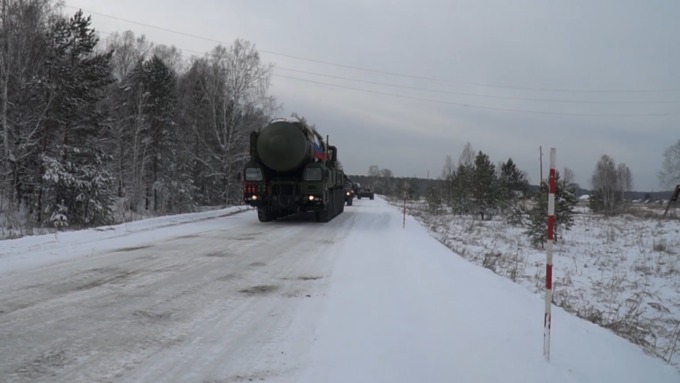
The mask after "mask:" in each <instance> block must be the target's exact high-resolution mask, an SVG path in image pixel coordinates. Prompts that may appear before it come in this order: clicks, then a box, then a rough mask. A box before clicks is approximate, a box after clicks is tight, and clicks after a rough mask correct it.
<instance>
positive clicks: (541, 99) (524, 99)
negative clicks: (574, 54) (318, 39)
mask: <svg viewBox="0 0 680 383" xmlns="http://www.w3.org/2000/svg"><path fill="white" fill-rule="evenodd" d="M274 70H284V71H289V72H296V73H304V74H308V75H312V76H319V77H327V78H332V79H336V80H343V81H352V82H357V83H362V84H372V85H379V86H388V87H392V88H398V89H407V90H416V91H422V92H431V93H440V94H453V95H460V96H470V97H482V98H494V99H501V100H516V101H537V102H552V103H565V104H605V105H606V104H611V105H614V104H636V105H639V104H677V103H680V100H676V101H594V100H567V99H543V98H526V97H510V96H494V95H487V94H477V93H467V92H458V91H452V90H442V89H428V88H422V87H414V86H404V85H395V84H389V83H385V82H378V81H369V80H357V79H353V78H349V77H342V76H334V75H329V74H323V73H317V72H310V71H305V70H299V69H292V68H285V67H280V66H275V67H274Z"/></svg>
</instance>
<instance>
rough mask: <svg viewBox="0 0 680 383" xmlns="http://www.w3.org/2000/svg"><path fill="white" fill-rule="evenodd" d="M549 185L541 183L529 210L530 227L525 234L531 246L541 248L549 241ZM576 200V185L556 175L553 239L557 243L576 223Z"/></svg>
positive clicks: (557, 173) (558, 174)
mask: <svg viewBox="0 0 680 383" xmlns="http://www.w3.org/2000/svg"><path fill="white" fill-rule="evenodd" d="M548 191H549V189H548V183H547V182H546V181H544V182H542V183H541V187H540V188H539V191H538V192H537V193H536V194H534V197H533V206H532V208H531V209H530V210H529V225H528V227H527V230H526V231H525V234H527V235H528V236H529V239H530V240H531V244H532V245H534V246H539V245H540V246H541V247H543V245H544V244H545V242H546V241H547V229H548V226H547V222H548ZM577 203H578V199H577V198H576V188H575V185H574V184H573V183H571V182H569V180H562V179H561V178H560V173H559V172H556V173H555V224H554V227H553V229H554V233H553V238H554V240H555V241H557V240H558V238H561V237H562V236H563V235H564V232H566V231H568V230H569V229H571V227H572V225H573V223H574V214H575V212H574V209H575V208H576V204H577Z"/></svg>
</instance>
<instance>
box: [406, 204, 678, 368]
mask: <svg viewBox="0 0 680 383" xmlns="http://www.w3.org/2000/svg"><path fill="white" fill-rule="evenodd" d="M409 209H410V210H409V212H410V213H412V214H414V215H415V216H417V217H418V219H419V220H420V221H421V222H423V223H424V225H425V226H427V227H428V228H429V230H430V232H431V233H432V234H433V236H434V237H435V238H437V239H438V240H440V241H441V242H442V243H444V244H445V245H446V246H448V247H449V248H450V249H452V250H453V251H455V252H456V253H458V254H460V255H461V256H462V257H463V258H465V259H467V260H470V261H471V262H473V263H475V264H478V265H481V266H483V267H486V268H488V269H490V270H492V271H493V272H495V273H497V274H499V275H502V276H505V277H507V278H510V279H511V280H513V281H515V282H517V283H519V284H521V285H523V286H525V287H527V288H528V289H529V290H530V291H533V292H536V293H539V294H543V291H544V287H545V263H546V254H545V251H544V250H537V249H535V248H533V247H532V246H531V245H530V242H529V239H528V237H527V236H526V235H525V234H524V233H523V232H524V230H525V229H524V228H522V227H513V226H510V225H508V224H506V223H504V222H503V221H502V219H501V218H496V219H493V220H490V221H481V220H479V219H478V217H461V216H456V215H450V214H448V215H447V214H443V215H438V216H432V215H429V214H427V213H425V206H424V205H419V204H412V205H410V206H409ZM636 209H637V210H636V211H637V212H638V214H635V215H631V214H626V215H622V216H619V217H612V218H604V217H601V216H597V215H593V214H590V213H589V212H588V209H587V208H586V207H578V208H577V212H578V213H577V215H576V216H575V220H574V226H573V228H572V229H571V230H570V231H568V232H566V233H565V235H564V238H560V239H558V242H557V243H556V246H555V252H554V269H553V280H554V285H553V289H554V297H553V302H554V303H555V304H556V305H558V306H560V307H562V308H564V309H566V310H567V311H569V312H571V313H574V314H576V315H578V316H579V317H581V318H585V319H587V320H589V321H592V322H594V323H596V324H599V325H600V326H602V327H605V328H608V329H611V330H612V331H614V332H615V333H617V334H619V335H621V336H623V337H625V338H627V339H629V340H630V341H631V342H633V343H635V344H638V345H640V346H641V347H642V348H643V349H644V350H646V351H647V352H648V353H650V354H652V355H655V356H657V357H658V358H660V359H662V360H664V361H666V362H669V363H672V364H673V365H675V366H676V367H678V368H680V339H679V337H680V299H679V298H680V220H678V219H677V218H676V219H670V220H664V219H660V215H661V214H662V212H663V209H659V208H658V207H657V208H654V207H651V208H650V207H645V206H644V205H639V207H637V208H636ZM671 215H672V216H674V215H675V214H671ZM556 326H559V324H556Z"/></svg>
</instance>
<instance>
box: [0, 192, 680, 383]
mask: <svg viewBox="0 0 680 383" xmlns="http://www.w3.org/2000/svg"><path fill="white" fill-rule="evenodd" d="M238 210H239V209H238V208H232V209H226V210H219V211H215V212H209V213H199V214H192V215H182V216H174V217H164V218H157V219H153V220H145V221H140V222H135V223H130V224H127V225H118V226H113V227H102V228H99V229H97V230H86V231H80V232H70V233H59V234H58V235H46V236H35V237H24V238H20V239H16V240H5V241H0V381H2V382H3V383H4V382H211V383H213V382H215V383H217V382H250V381H257V382H309V383H318V382H343V383H346V382H353V383H355V382H356V383H361V382H366V383H368V382H390V383H392V382H397V383H399V382H404V383H406V382H408V383H412V382H459V383H466V382H470V383H473V382H475V383H476V382H504V383H505V382H523V383H524V382H527V383H531V382H551V383H572V382H573V383H576V382H593V383H594V382H597V383H609V382H610V383H627V382H630V383H638V382H655V383H671V382H672V383H677V382H679V381H680V374H679V373H678V371H677V370H676V369H674V368H673V367H672V366H670V365H668V364H667V363H664V362H663V361H662V360H660V359H659V358H654V357H651V356H649V355H647V354H645V353H644V352H643V351H642V349H641V348H640V347H639V346H637V345H634V344H632V343H630V342H629V341H627V340H625V339H623V338H621V337H618V336H616V335H614V334H613V333H612V332H611V331H608V330H605V329H602V328H601V327H598V326H596V325H594V324H592V323H590V322H588V321H585V320H582V319H579V318H577V317H575V316H574V315H572V314H569V313H567V312H565V311H564V310H561V309H559V308H555V309H554V310H553V332H552V341H553V342H552V353H551V355H552V358H551V361H550V363H547V362H546V361H545V360H544V358H543V355H542V346H543V300H542V297H541V296H540V295H538V294H535V293H533V292H531V291H527V289H526V288H524V287H522V286H520V285H518V284H516V283H513V282H512V281H510V280H509V279H507V278H505V277H501V276H498V275H496V274H494V273H492V272H490V271H489V270H488V269H485V268H483V267H479V266H477V265H475V264H473V263H471V262H468V261H467V260H465V259H463V258H461V257H459V256H457V255H455V254H453V253H452V252H451V251H450V250H449V249H448V248H447V247H445V246H444V245H442V244H441V243H440V242H438V241H437V240H436V239H434V238H432V236H431V235H430V232H429V231H428V229H426V228H425V227H423V226H421V225H420V224H419V223H418V222H417V221H416V220H415V219H414V218H413V217H411V216H407V217H406V225H405V228H402V215H401V212H400V211H399V210H398V209H396V208H394V207H393V206H390V205H389V204H388V203H387V202H386V201H384V200H383V199H381V198H379V197H377V198H376V199H375V200H374V201H370V200H360V201H355V204H354V206H351V207H346V208H345V212H344V213H343V214H341V215H340V216H338V217H336V218H335V219H333V220H332V221H331V222H328V223H325V224H320V223H316V222H313V219H311V217H299V218H294V219H288V220H284V221H277V222H271V223H266V224H263V223H260V222H258V221H257V216H256V214H255V213H254V212H253V211H252V210H250V211H244V212H238ZM484 224H486V222H485V223H484ZM484 224H474V225H473V226H474V227H479V226H480V225H481V226H483V225H484ZM475 230H476V229H475ZM497 242H498V243H500V242H501V239H500V238H499V239H498V240H497ZM668 245H669V246H670V245H671V244H670V243H669V244H668ZM479 246H480V249H482V247H481V246H482V245H479ZM497 246H498V247H499V248H500V244H499V245H497ZM593 247H595V244H593ZM503 249H505V247H503ZM470 251H471V250H470ZM562 251H564V250H562ZM521 253H522V254H524V252H523V251H522V252H521ZM466 254H468V255H466V256H467V257H469V254H470V253H466ZM536 262H538V261H536ZM589 262H590V261H589ZM526 263H527V264H528V263H530V262H529V260H527V261H526ZM532 267H536V268H537V269H538V268H539V266H532ZM597 267H599V266H597V265H595V264H594V263H593V264H592V265H589V266H588V268H597ZM528 269H529V266H527V270H528ZM557 269H558V270H559V266H558V267H557ZM580 269H582V267H580ZM667 306H669V308H668V309H669V310H671V308H672V305H670V304H668V305H667ZM673 309H676V308H673Z"/></svg>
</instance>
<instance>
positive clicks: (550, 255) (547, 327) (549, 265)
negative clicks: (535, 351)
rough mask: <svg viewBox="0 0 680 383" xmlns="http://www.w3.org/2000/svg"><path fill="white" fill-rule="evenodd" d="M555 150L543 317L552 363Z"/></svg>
mask: <svg viewBox="0 0 680 383" xmlns="http://www.w3.org/2000/svg"><path fill="white" fill-rule="evenodd" d="M555 157H556V150H555V148H550V175H549V178H548V187H549V188H550V189H549V192H548V245H547V247H546V258H547V262H546V264H545V316H544V317H543V356H544V357H545V360H546V361H548V362H549V361H550V320H551V313H550V311H551V310H550V309H551V303H552V293H553V291H552V267H553V239H554V238H553V235H554V233H555Z"/></svg>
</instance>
